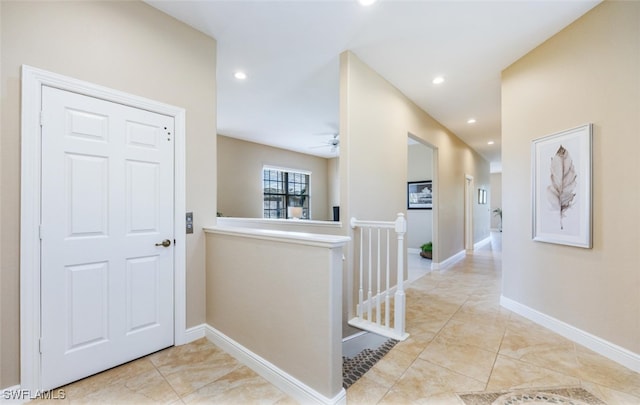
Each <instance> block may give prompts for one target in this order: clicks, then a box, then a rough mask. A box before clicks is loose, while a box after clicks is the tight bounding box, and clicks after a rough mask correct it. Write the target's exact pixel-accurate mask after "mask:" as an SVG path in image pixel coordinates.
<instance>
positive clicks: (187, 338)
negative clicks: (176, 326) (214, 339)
mask: <svg viewBox="0 0 640 405" xmlns="http://www.w3.org/2000/svg"><path fill="white" fill-rule="evenodd" d="M206 326H207V325H206V324H204V323H203V324H200V325H197V326H194V327H191V328H189V329H187V330H186V331H184V337H183V342H184V343H183V344H187V343H191V342H193V341H196V340H198V339H202V338H203V337H205V335H206Z"/></svg>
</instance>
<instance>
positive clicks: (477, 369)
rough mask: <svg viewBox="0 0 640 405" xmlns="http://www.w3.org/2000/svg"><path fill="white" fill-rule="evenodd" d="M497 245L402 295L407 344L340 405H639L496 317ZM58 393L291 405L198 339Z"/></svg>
mask: <svg viewBox="0 0 640 405" xmlns="http://www.w3.org/2000/svg"><path fill="white" fill-rule="evenodd" d="M500 236H501V235H500V234H494V235H493V241H492V244H491V245H487V246H486V247H483V248H482V249H479V250H478V251H476V252H474V254H473V255H468V256H467V258H466V259H464V260H463V261H461V262H459V263H457V264H455V265H453V266H452V267H450V268H448V269H446V270H436V271H432V272H429V273H426V274H425V275H424V276H422V277H420V278H418V279H417V280H415V281H413V282H412V283H411V284H410V285H409V286H408V288H407V291H406V294H407V312H408V315H407V330H408V332H409V333H410V334H411V336H410V337H409V339H407V340H406V341H405V342H401V343H399V344H397V345H396V346H395V347H394V348H393V349H392V350H391V351H390V352H389V353H388V354H387V355H386V356H385V357H384V358H383V359H382V360H380V361H379V362H378V363H377V364H376V365H375V366H374V367H373V368H372V369H371V370H369V372H367V373H366V374H365V375H364V376H363V377H362V378H361V379H360V380H359V381H358V382H356V383H355V384H354V385H352V386H351V387H350V388H349V389H348V390H347V402H348V403H349V404H460V403H461V402H460V401H459V399H458V398H457V397H456V395H455V393H456V392H469V391H498V390H506V389H510V388H532V387H543V388H549V387H567V386H572V387H583V388H584V389H586V390H587V391H589V392H591V393H592V394H594V395H596V396H597V397H599V398H600V399H602V400H603V401H605V402H606V403H607V404H612V405H616V404H640V374H638V373H635V372H632V371H630V370H628V369H626V368H624V367H622V366H620V365H618V364H617V363H614V362H613V361H610V360H608V359H606V358H604V357H602V356H600V355H598V354H596V353H594V352H592V351H590V350H588V349H586V348H584V347H581V346H579V345H577V344H574V343H572V342H571V341H569V340H566V339H564V338H563V337H561V336H559V335H557V334H555V333H553V332H551V331H549V330H547V329H545V328H543V327H540V326H538V325H536V324H534V323H532V322H530V321H528V320H526V319H525V318H522V317H520V316H518V315H516V314H514V313H512V312H510V311H508V310H506V309H504V308H502V307H500V304H499V297H500V274H501V263H500V260H501V256H500ZM64 389H65V392H66V394H67V396H66V398H65V399H64V400H58V401H56V403H59V404H62V403H65V402H66V403H70V404H76V403H77V404H82V403H87V404H88V403H109V404H114V403H121V404H122V403H127V404H182V403H189V404H190V403H203V404H205V403H207V404H281V405H285V404H293V403H295V401H294V400H293V399H291V398H289V397H288V396H287V395H286V394H285V393H283V392H282V391H280V390H279V389H278V388H276V387H274V386H273V385H271V384H269V383H268V382H267V381H266V380H264V379H263V378H261V377H260V376H258V375H257V374H256V373H254V372H253V371H251V370H250V369H248V368H247V367H245V366H243V365H241V364H240V363H239V362H238V361H236V360H235V359H234V358H233V357H231V356H230V355H228V354H226V353H224V352H223V351H222V350H220V349H218V348H217V347H215V346H214V345H213V344H211V343H209V342H208V341H206V340H205V339H201V340H198V341H196V342H193V343H191V344H188V345H185V346H180V347H173V348H170V349H167V350H164V351H161V352H158V353H155V354H152V355H150V356H147V357H145V358H142V359H140V360H136V361H134V362H131V363H128V364H126V365H123V366H120V367H117V368H114V369H112V370H109V371H106V372H104V373H101V374H98V375H96V376H93V377H89V378H87V379H84V380H81V381H79V382H76V383H74V384H71V385H69V386H66V387H64Z"/></svg>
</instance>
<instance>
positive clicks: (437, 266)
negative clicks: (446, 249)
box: [431, 250, 467, 270]
mask: <svg viewBox="0 0 640 405" xmlns="http://www.w3.org/2000/svg"><path fill="white" fill-rule="evenodd" d="M466 255H467V252H466V251H464V250H461V251H460V252H458V253H456V254H455V255H453V256H451V257H449V258H448V259H446V260H444V261H441V262H439V263H435V262H433V263H431V269H433V270H443V269H445V268H447V267H449V266H451V265H452V264H454V263H457V262H459V261H460V260H462V259H464V258H465V257H466Z"/></svg>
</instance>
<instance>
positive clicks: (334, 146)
mask: <svg viewBox="0 0 640 405" xmlns="http://www.w3.org/2000/svg"><path fill="white" fill-rule="evenodd" d="M314 135H331V139H328V140H327V141H325V142H324V143H323V144H322V145H317V146H312V147H311V149H318V148H331V152H336V151H337V150H338V147H339V146H340V134H338V133H337V132H330V133H323V134H314Z"/></svg>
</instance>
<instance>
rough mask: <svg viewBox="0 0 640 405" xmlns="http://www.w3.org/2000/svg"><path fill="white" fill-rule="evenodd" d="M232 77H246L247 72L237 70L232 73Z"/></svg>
mask: <svg viewBox="0 0 640 405" xmlns="http://www.w3.org/2000/svg"><path fill="white" fill-rule="evenodd" d="M233 77H235V78H236V79H238V80H244V79H246V78H247V74H246V73H245V72H241V71H238V72H235V73H234V74H233Z"/></svg>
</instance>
